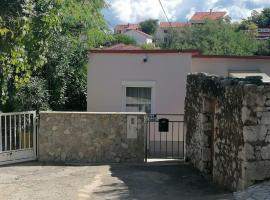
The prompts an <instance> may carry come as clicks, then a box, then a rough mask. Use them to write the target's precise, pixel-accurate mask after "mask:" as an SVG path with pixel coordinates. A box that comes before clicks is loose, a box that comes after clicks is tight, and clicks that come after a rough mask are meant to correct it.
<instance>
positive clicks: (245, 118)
mask: <svg viewBox="0 0 270 200" xmlns="http://www.w3.org/2000/svg"><path fill="white" fill-rule="evenodd" d="M242 122H243V123H244V124H246V125H256V124H257V123H258V119H257V117H256V116H253V113H252V111H251V110H250V109H249V108H248V107H247V106H244V107H243V108H242Z"/></svg>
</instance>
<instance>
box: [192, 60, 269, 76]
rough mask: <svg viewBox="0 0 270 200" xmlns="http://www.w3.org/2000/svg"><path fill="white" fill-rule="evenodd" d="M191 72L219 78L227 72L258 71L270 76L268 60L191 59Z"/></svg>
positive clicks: (226, 74)
mask: <svg viewBox="0 0 270 200" xmlns="http://www.w3.org/2000/svg"><path fill="white" fill-rule="evenodd" d="M191 71H192V72H206V73H209V74H216V75H221V76H228V72H229V71H260V72H264V73H266V74H268V75H269V76H270V59H238V58H237V59H235V58H193V59H192V68H191Z"/></svg>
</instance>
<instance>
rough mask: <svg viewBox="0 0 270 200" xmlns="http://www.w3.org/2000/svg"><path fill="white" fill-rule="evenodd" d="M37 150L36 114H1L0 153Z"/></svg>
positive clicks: (30, 112)
mask: <svg viewBox="0 0 270 200" xmlns="http://www.w3.org/2000/svg"><path fill="white" fill-rule="evenodd" d="M31 148H33V149H36V112H35V111H28V112H15V113H0V153H1V152H8V151H14V150H24V149H31Z"/></svg>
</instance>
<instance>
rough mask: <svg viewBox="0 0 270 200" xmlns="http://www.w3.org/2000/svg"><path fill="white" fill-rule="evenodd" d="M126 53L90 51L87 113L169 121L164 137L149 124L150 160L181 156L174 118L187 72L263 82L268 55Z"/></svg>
mask: <svg viewBox="0 0 270 200" xmlns="http://www.w3.org/2000/svg"><path fill="white" fill-rule="evenodd" d="M128 49H129V50H123V48H121V49H120V50H118V49H115V48H114V49H103V50H93V51H91V52H90V55H89V66H88V83H87V111H90V112H134V111H139V112H147V113H152V115H151V116H153V117H154V118H155V119H157V120H159V119H162V118H166V119H169V121H170V122H171V123H170V125H169V130H168V131H167V132H166V134H163V133H161V132H160V131H159V125H158V124H159V123H158V121H157V120H154V122H152V121H151V120H150V125H149V127H148V131H149V132H148V137H147V152H148V153H149V154H151V155H152V157H162V158H183V157H184V129H183V127H184V125H183V123H182V121H183V115H180V114H183V113H184V101H185V94H186V77H187V75H188V73H191V72H206V73H210V74H216V75H222V76H234V77H243V76H252V75H256V76H257V75H261V76H263V78H264V81H266V82H269V76H268V75H270V57H258V56H204V55H201V54H200V52H199V51H197V50H185V51H178V50H141V49H135V48H134V49H132V48H131V47H129V48H128ZM159 114H163V115H159ZM156 116H160V117H157V118H156ZM151 123H152V124H151ZM179 129H181V130H180V131H179ZM179 138H180V139H179ZM168 152H169V153H168Z"/></svg>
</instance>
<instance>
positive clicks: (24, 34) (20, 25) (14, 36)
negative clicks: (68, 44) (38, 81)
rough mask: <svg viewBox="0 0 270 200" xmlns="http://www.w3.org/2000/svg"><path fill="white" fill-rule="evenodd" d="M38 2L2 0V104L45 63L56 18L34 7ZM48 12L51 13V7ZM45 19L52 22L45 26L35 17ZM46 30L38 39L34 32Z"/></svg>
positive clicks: (0, 8) (0, 97) (0, 24)
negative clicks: (52, 18)
mask: <svg viewBox="0 0 270 200" xmlns="http://www.w3.org/2000/svg"><path fill="white" fill-rule="evenodd" d="M36 6H37V3H36V1H32V0H29V1H23V0H3V1H2V2H1V7H0V86H1V96H0V101H1V104H3V103H5V102H6V101H7V99H8V98H9V96H11V95H13V93H14V90H15V89H14V88H17V89H19V88H20V87H22V86H24V85H25V84H27V83H29V81H30V78H31V76H32V74H33V72H34V71H36V70H38V69H40V68H41V67H42V66H43V65H44V63H45V62H46V58H45V54H46V53H47V51H48V48H47V43H46V38H47V37H50V33H51V32H50V31H51V29H54V28H55V24H54V22H55V21H54V22H53V20H52V21H51V20H49V19H47V21H46V15H43V16H40V15H39V14H38V13H37V12H36V10H35V8H36ZM46 11H47V13H46V14H48V13H50V12H51V9H50V8H48V9H47V10H46ZM38 18H40V19H41V18H42V20H44V21H46V23H50V26H49V27H48V26H47V27H46V28H47V29H46V30H45V29H42V28H41V26H39V27H35V25H39V23H36V22H37V21H36V20H35V19H38ZM43 31H46V32H47V33H48V34H44V35H43V36H44V37H40V38H36V37H35V32H39V33H42V32H43Z"/></svg>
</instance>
